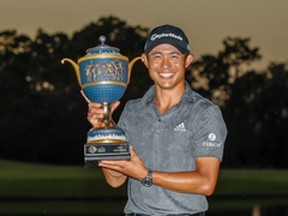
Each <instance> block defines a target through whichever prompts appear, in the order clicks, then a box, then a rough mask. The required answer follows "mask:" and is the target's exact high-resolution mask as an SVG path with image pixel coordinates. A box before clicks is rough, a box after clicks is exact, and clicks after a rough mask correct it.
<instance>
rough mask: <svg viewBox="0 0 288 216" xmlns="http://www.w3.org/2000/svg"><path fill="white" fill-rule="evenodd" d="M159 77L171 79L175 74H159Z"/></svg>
mask: <svg viewBox="0 0 288 216" xmlns="http://www.w3.org/2000/svg"><path fill="white" fill-rule="evenodd" d="M159 76H160V77H162V78H164V79H169V78H171V77H173V76H174V73H159Z"/></svg>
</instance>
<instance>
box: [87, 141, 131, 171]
mask: <svg viewBox="0 0 288 216" xmlns="http://www.w3.org/2000/svg"><path fill="white" fill-rule="evenodd" d="M127 159H130V151H129V144H128V143H127V142H125V143H123V142H122V143H97V144H91V143H87V144H85V145H84V162H85V165H86V166H87V165H88V166H89V165H93V164H95V163H97V161H99V160H127Z"/></svg>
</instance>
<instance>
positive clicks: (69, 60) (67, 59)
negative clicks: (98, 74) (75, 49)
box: [61, 58, 82, 88]
mask: <svg viewBox="0 0 288 216" xmlns="http://www.w3.org/2000/svg"><path fill="white" fill-rule="evenodd" d="M66 61H67V62H69V63H70V64H71V65H72V67H73V68H74V71H75V74H76V77H77V81H78V83H79V85H80V87H81V88H82V83H81V78H80V70H79V66H78V64H76V62H74V61H73V60H71V59H69V58H64V59H62V60H61V64H64V63H65V62H66Z"/></svg>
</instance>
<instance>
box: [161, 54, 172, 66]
mask: <svg viewBox="0 0 288 216" xmlns="http://www.w3.org/2000/svg"><path fill="white" fill-rule="evenodd" d="M161 66H162V67H163V68H164V69H168V68H170V66H171V61H170V59H169V58H168V56H165V57H164V58H163V60H162V62H161Z"/></svg>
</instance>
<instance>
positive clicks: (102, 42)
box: [99, 35, 106, 45]
mask: <svg viewBox="0 0 288 216" xmlns="http://www.w3.org/2000/svg"><path fill="white" fill-rule="evenodd" d="M99 42H100V43H101V44H102V45H103V44H104V43H105V42H106V37H105V36H103V35H101V36H100V37H99Z"/></svg>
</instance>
